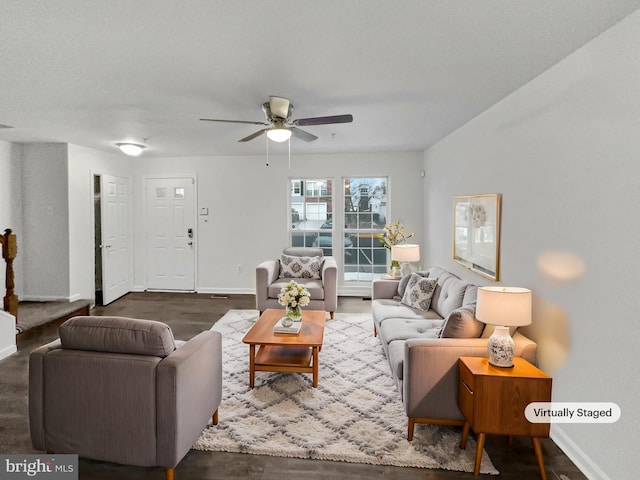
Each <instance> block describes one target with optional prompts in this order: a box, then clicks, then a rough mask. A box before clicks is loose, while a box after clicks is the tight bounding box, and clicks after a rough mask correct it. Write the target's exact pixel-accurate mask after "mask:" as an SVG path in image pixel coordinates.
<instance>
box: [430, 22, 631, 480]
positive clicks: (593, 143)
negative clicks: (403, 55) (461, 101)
mask: <svg viewBox="0 0 640 480" xmlns="http://www.w3.org/2000/svg"><path fill="white" fill-rule="evenodd" d="M639 31H640V13H636V14H634V15H631V16H630V17H628V18H627V19H625V20H623V21H622V22H621V23H620V24H618V25H617V26H615V27H614V28H612V29H611V30H609V31H607V32H605V33H604V34H602V35H601V36H600V37H598V38H596V39H595V40H593V41H592V42H591V43H589V44H587V45H585V46H584V47H583V48H581V49H580V50H578V51H577V52H575V53H574V54H573V55H571V56H569V57H568V58H566V59H565V60H563V61H562V62H560V63H559V64H557V65H556V66H554V67H553V68H551V69H550V70H549V71H547V72H545V73H544V74H542V75H541V76H539V77H538V78H536V79H535V80H533V81H532V82H530V83H529V84H527V85H525V86H524V87H522V88H521V89H520V90H518V91H516V92H515V93H513V94H512V95H511V96H509V97H507V98H506V99H504V100H503V101H502V102H500V103H498V104H497V105H495V106H494V107H493V108H491V109H490V110H488V111H487V112H485V113H483V114H482V115H480V116H479V117H477V118H476V119H474V120H473V121H471V122H469V123H468V124H467V125H465V126H464V127H463V128H461V129H459V130H458V131H456V132H454V133H453V134H451V135H450V136H448V137H447V138H445V139H444V140H442V141H441V142H439V143H438V144H437V145H435V146H434V147H432V148H431V149H429V150H428V151H427V152H426V153H425V156H424V157H425V170H426V171H427V177H426V179H425V195H426V200H425V203H426V215H427V220H426V225H425V227H426V230H425V232H426V233H425V236H426V246H427V249H428V257H429V260H430V263H434V264H439V265H442V266H443V267H446V268H448V269H451V270H453V271H455V272H456V273H458V274H460V275H461V276H463V277H465V278H467V279H469V280H472V281H475V282H476V283H481V284H483V283H488V281H487V280H484V279H483V278H482V277H479V276H477V275H475V274H473V273H471V272H469V271H467V270H465V269H464V268H462V267H460V266H459V265H457V264H455V263H454V262H453V261H452V260H451V243H452V238H451V235H452V234H451V231H452V225H451V222H452V197H453V196H454V195H461V194H478V193H502V194H503V212H502V213H503V215H502V237H501V238H502V243H501V273H502V274H501V283H502V284H505V285H514V286H524V287H530V288H532V289H533V291H534V294H535V305H534V325H533V327H532V328H530V329H529V334H530V335H531V336H533V337H535V338H537V339H538V340H539V343H540V353H541V357H542V358H541V366H542V368H543V369H546V370H547V371H549V372H550V373H551V374H552V375H553V378H554V380H553V381H554V385H553V390H554V391H553V398H554V400H555V401H571V402H574V401H575V402H577V401H587V402H589V401H592V402H597V401H603V402H616V403H617V404H619V405H620V407H621V409H622V418H621V420H620V421H619V422H617V423H615V424H611V425H593V424H563V425H561V426H560V427H561V428H558V425H556V426H553V427H552V435H553V438H554V440H556V442H557V443H559V444H560V445H561V446H562V448H563V449H564V450H565V451H566V452H567V453H568V454H569V455H570V456H571V457H572V458H573V459H574V461H576V463H578V465H579V466H580V467H581V468H582V469H583V471H584V472H585V473H586V474H587V475H588V476H589V478H610V479H616V480H617V479H630V478H635V476H634V475H633V474H632V472H633V471H635V470H636V468H637V466H636V460H637V443H638V440H639V437H638V433H637V432H638V431H639V427H640V414H639V413H638V407H637V403H638V402H637V399H638V398H639V397H640V382H638V380H637V368H636V365H635V359H636V351H637V343H638V338H639V336H640V322H639V321H638V318H637V317H636V316H635V312H636V311H637V309H638V307H637V301H638V298H637V297H636V295H637V291H638V272H639V270H640V252H639V247H640V240H639V239H640V222H639V221H638V207H639V206H640V188H639V184H638V181H639V179H640V88H638V86H639V85H640V62H639V61H638V58H640V36H638V32H639ZM554 250H561V251H564V252H570V253H571V254H572V255H576V256H577V257H579V258H580V259H582V261H583V262H584V263H585V265H586V273H585V274H584V276H582V278H580V279H578V280H576V281H574V282H571V283H564V284H560V283H558V282H551V281H548V280H547V279H546V278H547V277H545V276H543V275H542V274H541V272H540V270H539V269H538V266H537V263H538V260H539V258H540V256H541V255H542V254H543V253H545V252H548V251H554ZM552 266H553V267H557V266H558V264H554V265H552ZM536 324H538V326H540V325H543V326H544V327H545V328H544V329H540V328H539V327H538V328H536ZM549 332H553V335H550V334H549ZM565 333H566V337H567V338H565ZM565 349H568V355H567V356H566V357H565V354H566V352H565Z"/></svg>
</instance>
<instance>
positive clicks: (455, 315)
mask: <svg viewBox="0 0 640 480" xmlns="http://www.w3.org/2000/svg"><path fill="white" fill-rule="evenodd" d="M483 329H484V323H482V322H481V321H480V320H477V319H476V309H475V306H473V305H464V306H462V307H460V308H457V309H455V310H454V311H453V312H451V313H450V314H449V315H447V318H445V319H444V323H443V325H442V330H441V332H440V338H478V337H479V336H480V334H481V333H482V330H483Z"/></svg>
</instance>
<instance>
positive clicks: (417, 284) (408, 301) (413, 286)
mask: <svg viewBox="0 0 640 480" xmlns="http://www.w3.org/2000/svg"><path fill="white" fill-rule="evenodd" d="M436 285H437V279H434V278H424V277H422V276H421V275H418V274H417V273H412V274H411V278H410V279H409V283H407V288H406V290H405V291H404V295H403V296H402V301H401V303H404V304H405V305H408V306H410V307H413V308H417V309H418V310H423V311H426V310H429V307H430V306H431V298H432V297H433V292H434V291H435V288H436Z"/></svg>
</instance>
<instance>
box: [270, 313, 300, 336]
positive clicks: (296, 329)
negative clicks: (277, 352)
mask: <svg viewBox="0 0 640 480" xmlns="http://www.w3.org/2000/svg"><path fill="white" fill-rule="evenodd" d="M282 318H286V317H282ZM282 318H281V319H280V320H278V323H276V324H275V325H274V326H273V333H293V334H294V335H295V334H298V333H300V329H301V328H302V322H293V324H292V325H291V326H290V327H285V326H284V325H282Z"/></svg>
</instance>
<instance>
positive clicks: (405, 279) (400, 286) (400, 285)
mask: <svg viewBox="0 0 640 480" xmlns="http://www.w3.org/2000/svg"><path fill="white" fill-rule="evenodd" d="M413 273H417V274H418V275H420V276H421V277H425V278H427V277H428V276H429V272H413ZM411 275H413V274H410V275H405V276H404V277H402V278H401V279H400V281H399V282H398V296H399V297H400V298H402V297H403V296H404V292H405V291H406V290H407V284H408V283H409V279H410V278H411Z"/></svg>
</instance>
